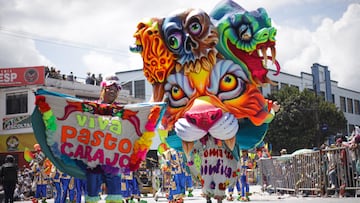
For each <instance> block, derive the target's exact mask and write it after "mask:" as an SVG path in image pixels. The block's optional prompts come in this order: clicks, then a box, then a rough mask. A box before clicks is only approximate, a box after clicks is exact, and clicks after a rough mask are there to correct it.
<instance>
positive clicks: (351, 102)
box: [116, 63, 360, 134]
mask: <svg viewBox="0 0 360 203" xmlns="http://www.w3.org/2000/svg"><path fill="white" fill-rule="evenodd" d="M311 69H312V73H311V74H310V73H304V72H301V73H300V76H296V75H291V74H287V73H283V72H281V73H280V74H279V75H277V76H274V75H273V74H274V73H275V71H273V70H270V71H269V73H268V77H269V78H270V79H271V80H273V81H274V82H276V83H278V86H271V85H267V86H265V87H262V88H261V91H262V93H263V95H265V97H266V95H268V94H270V93H274V92H276V91H279V89H281V88H282V87H284V86H289V85H290V86H294V87H297V88H298V89H299V90H300V91H302V90H304V89H310V90H314V89H315V90H316V93H317V94H318V95H321V96H323V97H324V98H325V99H326V101H329V102H333V103H335V105H336V106H337V107H338V108H339V109H341V110H342V111H343V112H344V115H345V117H346V119H347V122H348V123H347V134H351V132H352V129H353V128H354V125H360V92H356V91H353V90H349V89H345V88H342V87H339V86H338V82H337V81H333V80H331V79H330V71H329V70H328V67H327V66H322V65H320V64H317V63H315V64H313V66H312V67H311ZM116 75H117V76H118V77H119V79H120V81H121V83H122V84H123V85H122V87H123V88H124V89H127V90H129V91H130V95H132V96H134V97H136V98H140V99H144V101H149V99H150V98H151V95H152V87H151V84H150V83H149V82H147V80H146V78H145V76H144V74H143V72H142V69H136V70H129V71H121V72H117V73H116ZM314 87H315V88H314Z"/></svg>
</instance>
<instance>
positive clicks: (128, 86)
mask: <svg viewBox="0 0 360 203" xmlns="http://www.w3.org/2000/svg"><path fill="white" fill-rule="evenodd" d="M121 88H122V89H124V90H129V94H130V95H132V94H133V93H132V92H133V91H132V82H131V81H130V82H127V83H125V84H122V85H121Z"/></svg>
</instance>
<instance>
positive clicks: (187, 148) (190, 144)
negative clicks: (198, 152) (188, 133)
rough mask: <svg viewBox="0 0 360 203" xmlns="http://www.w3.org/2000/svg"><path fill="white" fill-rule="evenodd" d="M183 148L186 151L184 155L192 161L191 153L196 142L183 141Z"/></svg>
mask: <svg viewBox="0 0 360 203" xmlns="http://www.w3.org/2000/svg"><path fill="white" fill-rule="evenodd" d="M182 147H183V149H184V153H185V156H186V159H187V160H190V152H191V150H192V149H193V147H194V142H186V141H182Z"/></svg>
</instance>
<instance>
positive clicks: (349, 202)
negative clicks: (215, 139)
mask: <svg viewBox="0 0 360 203" xmlns="http://www.w3.org/2000/svg"><path fill="white" fill-rule="evenodd" d="M250 192H252V195H251V196H250V201H251V202H259V203H261V202H267V203H269V202H270V203H280V202H281V203H283V202H290V203H291V202H304V201H305V202H310V201H311V203H323V202H326V203H338V202H346V203H358V202H360V197H358V198H355V197H346V198H334V197H327V198H322V197H302V196H293V195H288V194H284V195H277V194H269V193H266V192H265V193H264V192H262V191H261V190H260V186H259V185H251V186H250ZM193 194H194V197H186V198H185V199H184V202H185V203H186V202H189V203H206V200H205V199H204V198H203V197H201V190H200V189H195V190H194V192H193ZM105 197H106V195H104V196H102V200H101V201H100V203H105ZM234 197H235V200H234V201H227V200H223V202H224V203H229V202H241V201H237V200H236V197H237V195H236V194H235V196H234ZM142 200H145V201H147V202H148V203H156V202H159V203H161V202H168V200H167V199H166V198H165V196H164V195H163V196H161V195H160V196H159V199H158V201H155V199H154V198H153V197H152V195H149V196H148V197H143V198H142ZM18 202H20V201H18ZM22 202H27V203H32V202H31V201H22ZM47 202H48V203H53V202H54V199H48V200H47ZM82 202H85V201H84V198H83V199H82ZM135 202H137V201H135ZM212 202H213V203H216V202H217V201H216V200H214V199H213V200H212Z"/></svg>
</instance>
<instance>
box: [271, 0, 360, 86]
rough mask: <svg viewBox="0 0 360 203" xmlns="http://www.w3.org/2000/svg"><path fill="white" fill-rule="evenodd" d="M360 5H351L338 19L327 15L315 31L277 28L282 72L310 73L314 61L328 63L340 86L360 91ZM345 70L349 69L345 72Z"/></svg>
mask: <svg viewBox="0 0 360 203" xmlns="http://www.w3.org/2000/svg"><path fill="white" fill-rule="evenodd" d="M358 36H360V4H351V5H349V7H348V9H347V11H346V12H345V13H344V15H343V16H342V17H341V18H340V19H339V20H337V21H333V20H331V19H329V18H326V19H324V20H323V21H322V23H321V25H320V26H319V27H318V28H317V29H316V30H315V31H314V32H310V31H309V30H307V29H304V28H302V29H296V27H295V28H290V27H281V26H279V27H278V36H277V51H278V57H277V58H278V60H279V61H280V63H281V65H282V71H283V72H287V73H291V74H295V75H299V73H300V72H301V71H303V72H308V73H311V69H310V67H311V66H312V64H313V63H320V64H321V65H325V66H328V68H329V70H330V72H331V79H332V80H335V81H338V82H339V86H341V87H344V88H348V89H353V90H356V91H360V85H359V84H360V83H359V78H360V72H359V71H358V70H359V68H360V61H359V60H357V58H358V57H359V54H358V52H357V49H358V47H359V45H360V43H359V39H358ZM344 70H346V71H344Z"/></svg>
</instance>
